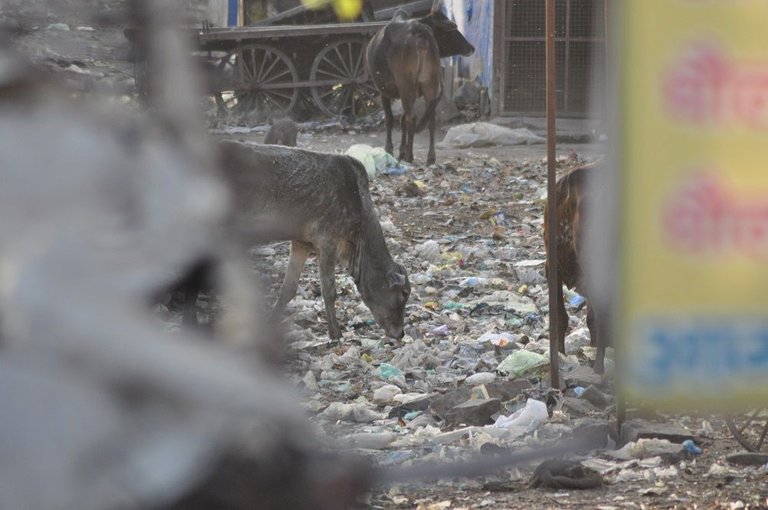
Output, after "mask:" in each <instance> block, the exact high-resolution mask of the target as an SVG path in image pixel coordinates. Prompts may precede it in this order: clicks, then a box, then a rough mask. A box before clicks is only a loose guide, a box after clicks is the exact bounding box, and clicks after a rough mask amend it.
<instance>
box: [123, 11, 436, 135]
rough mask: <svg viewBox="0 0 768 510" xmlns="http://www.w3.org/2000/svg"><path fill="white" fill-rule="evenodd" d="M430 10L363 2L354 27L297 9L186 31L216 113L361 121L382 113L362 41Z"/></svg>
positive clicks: (139, 72) (253, 118) (141, 74)
mask: <svg viewBox="0 0 768 510" xmlns="http://www.w3.org/2000/svg"><path fill="white" fill-rule="evenodd" d="M432 3H433V0H420V1H416V2H413V1H412V2H398V1H392V0H378V1H377V0H372V1H367V2H366V3H365V5H366V9H365V11H364V14H363V16H362V17H361V21H356V22H351V23H341V22H328V21H329V16H328V15H327V14H325V15H324V14H323V13H322V12H319V13H318V12H317V11H310V10H309V9H307V8H306V7H296V8H293V9H290V10H288V11H286V12H282V13H279V14H277V15H275V16H272V17H269V18H266V19H263V20H260V21H258V22H255V23H253V24H252V25H251V26H244V27H234V28H210V27H206V26H204V27H203V28H200V29H195V30H193V37H194V40H195V44H196V47H197V51H196V52H195V53H196V56H197V57H199V58H200V59H201V61H202V64H203V65H204V67H205V68H206V70H207V73H206V74H207V80H206V85H207V88H208V92H209V93H210V94H211V95H212V96H213V97H214V99H215V100H216V103H217V104H218V106H219V109H220V110H221V111H223V112H228V113H229V114H234V115H244V116H245V115H247V118H248V119H249V123H250V122H266V121H268V120H269V119H271V118H278V117H282V116H285V115H292V116H294V117H306V116H308V110H314V109H315V108H316V109H317V110H319V111H320V112H322V113H323V114H324V115H326V116H329V117H348V118H365V117H368V116H371V115H374V114H375V113H377V112H378V111H379V110H380V108H381V106H380V101H379V99H378V93H377V92H376V89H375V88H374V86H373V84H372V82H371V80H370V78H369V76H368V72H367V70H366V66H365V48H366V45H367V44H368V41H369V39H370V38H371V36H373V34H375V33H376V32H377V31H378V30H379V29H381V27H383V26H384V25H385V24H386V23H387V20H389V19H390V18H391V16H392V14H394V11H395V9H398V8H402V9H404V10H406V11H408V12H409V13H410V14H412V15H417V16H418V15H422V14H426V13H428V12H429V9H430V7H431V6H432ZM393 4H394V5H393ZM376 7H383V8H381V9H378V10H376V9H375V8H376ZM129 38H130V37H129ZM136 53H137V55H140V54H141V52H140V51H137V52H136ZM141 62H142V59H141V58H140V57H139V58H138V61H137V69H136V81H137V89H138V90H139V94H140V95H141V93H142V91H143V89H144V88H143V86H142V83H143V82H145V79H144V78H145V76H146V75H145V71H144V70H143V68H142V64H141ZM314 113H316V112H314Z"/></svg>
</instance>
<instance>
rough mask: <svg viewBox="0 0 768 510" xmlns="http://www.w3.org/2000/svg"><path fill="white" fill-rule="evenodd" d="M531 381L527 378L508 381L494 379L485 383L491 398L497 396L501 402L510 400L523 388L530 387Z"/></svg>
mask: <svg viewBox="0 0 768 510" xmlns="http://www.w3.org/2000/svg"><path fill="white" fill-rule="evenodd" d="M530 387H531V383H530V382H528V380H527V379H512V380H509V381H506V380H504V381H498V380H497V381H494V382H492V383H488V384H486V385H485V388H486V389H487V390H488V395H489V396H490V397H491V398H498V399H499V400H501V401H502V402H506V401H508V400H512V399H513V398H515V397H517V396H518V395H519V394H520V393H522V392H523V391H524V390H527V389H530Z"/></svg>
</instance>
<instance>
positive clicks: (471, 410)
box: [445, 398, 501, 426]
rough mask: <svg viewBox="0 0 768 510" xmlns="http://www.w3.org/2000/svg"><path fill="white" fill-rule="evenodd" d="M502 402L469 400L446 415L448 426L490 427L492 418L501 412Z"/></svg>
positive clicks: (495, 400)
mask: <svg viewBox="0 0 768 510" xmlns="http://www.w3.org/2000/svg"><path fill="white" fill-rule="evenodd" d="M500 409H501V401H500V400H499V399H497V398H488V399H475V400H467V401H466V402H463V403H461V404H459V405H457V406H455V407H453V409H451V410H450V411H448V412H447V413H446V416H445V422H446V424H447V425H459V424H465V425H478V426H481V425H488V424H489V423H491V421H492V420H491V416H493V415H494V414H496V413H497V412H499V410H500Z"/></svg>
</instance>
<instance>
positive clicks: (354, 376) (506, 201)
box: [0, 1, 768, 509]
mask: <svg viewBox="0 0 768 510" xmlns="http://www.w3.org/2000/svg"><path fill="white" fill-rule="evenodd" d="M34 4H36V2H30V3H27V4H25V3H24V2H16V1H11V2H8V3H6V4H5V5H4V6H1V7H0V19H2V20H3V21H4V22H5V23H6V24H8V22H9V21H10V22H11V23H10V24H11V25H12V26H15V27H16V28H22V29H23V30H17V32H18V33H21V34H22V35H20V36H19V37H18V39H17V42H18V43H19V44H18V46H19V47H21V48H22V49H23V50H25V51H26V52H27V53H28V54H30V55H31V57H32V58H33V59H34V60H35V61H36V62H38V63H40V64H42V65H45V66H46V67H47V68H48V69H50V70H51V71H53V72H56V73H59V74H60V75H61V76H64V77H66V79H67V80H68V81H70V82H71V83H72V84H73V86H76V88H78V89H80V90H89V88H98V89H100V90H106V91H108V92H109V91H111V92H112V93H115V94H127V95H128V96H130V93H131V90H132V89H131V86H132V80H131V65H130V60H129V49H128V47H127V45H126V43H125V41H124V39H123V38H122V36H121V34H120V32H119V27H115V26H113V25H110V24H109V23H107V24H105V25H103V26H101V25H99V24H98V23H97V22H94V21H93V19H92V18H90V17H85V18H83V17H81V16H75V15H72V14H70V15H69V17H62V15H61V14H60V13H59V12H54V11H46V10H45V9H43V10H34V9H32V8H31V7H30V5H34ZM63 4H66V2H62V4H59V5H63ZM102 4H103V6H106V7H110V6H113V5H117V4H120V2H119V1H113V2H101V3H100V5H102ZM60 22H65V23H67V24H68V28H70V30H63V28H62V27H60V26H58V27H57V26H52V24H54V23H60ZM78 26H84V27H86V28H84V29H77V27H78ZM444 131H445V126H444V127H442V128H441V132H440V133H439V135H438V139H442V135H443V134H444ZM216 136H227V135H221V134H217V135H216ZM229 136H232V137H234V138H241V139H247V140H251V141H260V140H261V138H262V136H263V135H262V133H260V132H258V133H251V134H244V135H229ZM395 136H396V139H397V136H398V134H397V133H396V135H395ZM383 142H384V133H383V130H382V129H381V128H380V127H379V128H375V129H373V130H367V131H362V130H361V129H360V128H355V127H352V128H351V129H342V128H340V127H338V126H337V127H329V128H324V129H314V128H312V127H311V126H307V127H305V128H304V129H303V130H302V132H301V134H300V136H299V146H300V147H304V148H309V149H313V150H320V151H331V152H338V151H341V150H344V149H346V148H347V147H349V146H350V145H352V144H354V143H367V144H370V145H373V146H383ZM425 142H426V135H425V134H421V135H419V136H417V138H416V147H415V156H416V161H417V165H416V166H414V167H413V168H412V169H410V170H409V171H408V172H407V173H406V174H405V175H402V176H379V177H377V178H375V179H374V180H373V182H372V194H373V198H374V203H375V205H376V207H377V208H378V211H379V214H380V217H381V218H382V220H383V222H384V223H385V232H386V235H387V238H388V244H389V247H390V250H391V252H392V254H393V255H394V257H395V258H396V259H398V260H399V261H401V262H403V263H405V265H406V266H407V267H408V270H409V272H410V274H411V283H412V287H413V292H412V298H411V302H410V305H409V308H408V324H407V332H408V338H407V342H408V343H406V344H398V345H390V344H388V343H387V342H385V341H384V339H383V338H382V336H383V335H382V333H381V331H380V330H379V329H378V328H377V327H376V326H375V325H372V324H371V323H370V318H371V316H370V313H369V312H368V311H367V310H366V309H365V308H364V307H362V306H361V305H360V302H359V297H358V295H357V292H356V290H355V289H354V285H353V284H352V282H351V281H350V280H349V278H345V277H343V276H342V275H341V274H340V276H339V280H340V282H339V294H340V297H339V303H338V305H337V308H338V311H339V319H340V322H341V324H342V325H343V327H346V328H347V332H346V333H345V335H344V338H343V339H342V341H341V342H339V343H337V344H328V343H327V341H326V340H327V339H326V337H325V325H324V322H323V321H324V317H323V313H322V311H321V310H322V306H321V301H320V300H319V298H318V294H319V292H318V290H317V289H318V285H317V278H316V275H315V272H314V266H313V265H311V264H310V267H309V268H308V269H307V271H306V272H305V277H304V279H303V280H302V284H301V287H302V291H301V292H302V295H301V296H300V297H299V298H298V299H297V300H296V301H295V302H294V303H292V305H291V306H290V307H289V315H288V319H287V320H286V327H287V329H288V330H289V338H290V340H291V341H294V342H299V344H298V345H300V347H296V348H295V351H296V359H295V361H294V362H292V363H291V364H290V370H291V373H292V376H293V379H294V380H295V381H296V383H297V386H299V387H307V388H308V389H307V391H306V395H307V397H306V401H305V405H306V407H307V408H308V409H309V410H310V411H311V414H312V415H313V416H314V415H315V414H317V413H319V412H321V411H323V410H324V409H326V408H327V406H328V405H329V403H332V402H342V403H357V404H360V405H362V406H364V407H366V408H369V409H370V410H372V411H374V412H376V413H382V414H386V412H387V411H388V410H389V409H390V408H391V405H390V406H388V405H376V404H373V403H372V402H371V394H372V391H373V390H374V389H376V388H379V387H380V386H382V385H383V383H384V382H383V381H382V379H381V377H379V376H378V375H377V374H378V369H379V367H381V365H382V364H383V363H386V362H389V361H391V360H392V359H393V358H394V357H395V356H397V355H400V354H402V353H403V352H404V351H405V350H407V349H408V348H409V346H417V347H419V348H421V349H423V351H424V352H428V353H435V354H439V355H443V357H442V358H440V359H441V360H443V361H444V366H443V367H442V368H443V370H434V371H427V370H420V369H419V367H410V368H409V370H408V371H407V372H406V377H405V378H404V384H403V386H404V388H403V389H404V390H409V391H419V392H422V393H446V392H450V391H453V390H455V389H456V388H459V387H460V386H461V385H462V383H463V380H464V378H466V377H467V376H468V375H471V374H472V373H475V372H483V371H488V372H490V371H493V369H494V368H495V366H494V362H496V363H498V361H500V359H501V355H496V356H495V357H494V356H490V357H488V356H486V357H484V358H483V359H482V361H478V359H470V358H471V356H469V357H467V356H464V354H465V353H464V351H462V349H463V346H465V345H467V343H471V342H472V341H474V340H476V339H477V338H478V337H479V336H481V335H482V334H483V333H486V332H497V333H501V332H508V333H510V334H512V335H515V337H516V338H518V340H521V341H523V340H522V338H523V337H525V340H526V341H529V342H531V343H534V344H535V343H538V344H540V345H544V344H545V343H546V331H547V320H546V319H547V302H546V301H547V299H546V289H545V286H544V285H543V281H542V279H541V276H542V274H543V267H542V266H541V264H535V263H532V265H531V266H530V267H531V268H533V271H534V272H535V273H538V278H537V274H533V275H531V274H530V273H526V272H521V271H519V270H520V266H519V265H517V264H518V263H519V262H521V261H536V260H541V259H543V242H542V238H541V224H542V212H543V207H542V206H543V203H542V198H543V196H544V189H545V166H544V165H543V164H542V159H543V157H544V153H545V149H544V146H541V145H537V146H522V147H489V148H482V149H461V150H458V149H445V148H438V150H437V158H438V164H437V165H436V166H434V167H430V168H424V167H420V166H418V163H419V162H423V161H424V159H425V155H426V143H425ZM605 150H606V147H604V146H601V145H561V146H560V147H559V148H558V155H560V156H562V157H563V159H564V160H565V162H564V163H563V164H562V165H561V166H562V168H561V172H562V171H565V170H567V168H568V167H571V166H573V165H574V164H578V162H580V161H592V160H595V159H597V158H600V157H601V156H602V154H603V153H604V152H605ZM414 190H417V191H418V193H414ZM497 213H503V216H498V215H497ZM495 215H496V216H495ZM491 218H496V220H497V221H496V223H497V225H496V226H497V227H498V228H496V229H494V225H492V224H491V222H490V221H489V220H490V219H491ZM494 234H495V235H494ZM428 240H435V241H437V242H438V244H439V246H440V250H441V253H442V254H443V255H445V258H444V260H443V261H442V262H441V263H430V262H429V261H427V260H424V258H423V257H422V256H421V254H420V252H419V246H420V245H422V244H423V243H424V242H425V241H428ZM286 253H287V252H286V248H285V246H284V245H274V246H270V247H267V248H266V249H262V250H260V251H258V252H257V253H256V254H255V255H254V257H253V260H254V269H255V270H257V271H259V272H260V273H261V275H262V276H263V278H264V280H265V281H266V282H267V283H268V284H269V285H270V287H271V289H272V291H274V288H275V286H276V285H277V284H278V283H279V279H280V276H281V274H282V271H283V270H284V267H285V262H286V258H285V254H286ZM457 254H458V255H457ZM468 277H480V278H485V279H487V280H490V279H494V278H496V279H498V281H495V282H494V283H493V284H489V285H485V286H484V285H480V286H477V287H471V286H469V287H468V286H467V285H462V282H463V281H464V280H465V279H466V278H468ZM523 280H525V281H523ZM529 280H530V281H529ZM524 286H525V287H524ZM495 291H506V292H510V293H513V294H514V293H516V294H517V295H518V298H519V299H520V300H523V301H524V302H525V304H527V305H530V306H533V309H534V311H533V312H530V313H525V314H520V313H517V312H516V311H515V310H509V309H503V307H502V309H499V308H496V309H494V308H493V306H488V307H485V308H484V307H479V308H478V306H477V305H478V304H483V303H486V301H488V300H489V299H490V297H491V295H492V294H493V292H495ZM486 304H487V303H486ZM477 310H480V311H479V312H478V311H477ZM473 311H474V313H472V312H473ZM573 323H574V324H573V325H574V326H575V327H577V328H578V327H583V326H584V312H583V311H582V312H580V313H579V314H577V316H576V319H574V320H573ZM440 326H447V334H445V335H442V333H441V336H435V335H434V334H432V332H433V331H435V330H436V329H437V328H438V327H440ZM421 346H423V347H421ZM463 353H464V354H463ZM345 354H346V355H347V357H346V358H345V357H344V355H345ZM477 355H478V356H479V355H480V353H477ZM462 356H464V357H462ZM491 358H493V359H491ZM577 363H581V364H582V365H584V364H586V358H585V356H584V354H583V353H582V352H577V353H576V354H575V355H573V356H571V357H570V358H569V359H568V360H566V361H565V362H564V365H565V366H566V368H568V367H570V368H572V367H573V366H574V364H577ZM309 373H312V378H314V379H316V385H315V386H313V385H312V384H311V381H310V382H309V383H308V379H307V377H308V374H309ZM528 378H529V379H530V380H532V381H533V386H532V388H531V390H530V391H529V392H528V394H527V395H526V394H521V395H519V396H518V397H516V398H513V399H510V400H509V401H508V402H505V405H506V411H508V412H512V411H513V410H515V409H516V408H518V407H519V406H520V405H521V403H522V402H524V399H525V397H526V396H533V397H537V396H538V397H542V396H545V395H547V394H549V393H548V388H547V384H546V381H547V374H546V372H544V373H541V372H539V373H537V374H531V375H530V376H528ZM611 386H612V385H611V383H610V380H608V381H606V382H604V383H603V384H602V385H601V388H602V389H603V391H605V392H606V393H608V394H609V395H610V394H611ZM612 409H613V408H612V406H609V407H608V408H607V409H594V410H593V411H589V412H587V413H582V414H579V413H576V412H574V411H573V410H566V411H565V418H566V419H565V422H564V427H565V429H561V428H558V427H559V426H560V425H559V424H556V423H554V420H553V422H552V423H547V424H545V425H542V427H543V428H542V429H541V430H538V431H536V432H535V433H534V434H533V435H532V436H529V437H528V438H526V441H528V440H530V442H532V443H534V444H535V443H536V442H537V441H538V440H540V439H542V440H543V439H547V438H549V439H556V438H557V437H560V435H562V434H563V433H564V432H563V430H565V431H566V432H567V430H570V425H569V424H572V423H574V422H575V421H576V420H578V419H580V418H583V416H584V414H586V415H587V416H589V417H593V418H595V419H597V420H598V421H600V422H602V423H610V422H611V421H612V419H613V414H612ZM657 418H658V421H657V423H658V424H659V426H661V425H666V424H675V425H679V426H685V427H687V428H688V429H689V430H690V431H691V433H692V434H693V435H695V437H696V439H697V444H699V446H701V447H702V448H703V450H704V451H703V454H702V455H701V456H698V457H693V458H690V457H686V456H679V455H678V456H671V457H665V458H664V459H662V460H659V461H658V462H659V463H658V464H656V465H653V466H651V467H648V466H642V465H634V466H631V467H627V468H626V469H616V470H610V471H609V472H607V473H606V475H605V477H604V478H605V480H606V485H605V486H604V487H603V488H600V489H594V490H588V491H583V492H580V491H559V490H552V489H529V488H527V487H526V482H527V479H528V477H529V476H530V472H531V467H530V466H526V467H525V468H524V469H522V470H511V471H508V472H504V473H501V474H499V475H498V476H495V477H489V478H486V479H481V480H470V481H467V480H456V481H442V482H439V483H433V484H425V485H420V486H419V485H415V486H400V487H397V488H387V489H385V490H381V491H377V492H375V493H374V494H373V495H372V497H371V499H370V501H369V505H370V507H372V508H417V507H418V508H434V509H438V508H729V509H730V508H733V509H736V508H767V507H768V474H766V470H765V469H762V470H760V469H758V468H748V467H742V466H731V465H728V464H727V463H726V462H725V460H724V459H725V455H727V454H729V453H732V452H734V451H738V450H740V447H739V445H738V444H737V443H736V441H735V440H734V439H733V437H732V436H731V434H730V433H729V432H728V431H727V430H726V428H725V425H724V422H723V420H722V418H721V417H718V416H707V417H696V418H694V417H686V416H668V415H661V416H657ZM423 419H424V420H426V421H427V422H428V423H427V424H428V425H430V426H433V427H437V428H438V429H441V430H442V431H446V430H451V429H452V428H456V427H450V426H443V425H441V423H440V422H437V421H429V420H428V419H429V417H426V416H425V417H424V418H423ZM318 423H320V424H322V426H323V427H324V428H325V430H326V431H328V432H329V433H330V434H331V435H335V436H344V435H346V434H349V433H361V432H362V433H368V432H391V433H393V434H394V435H396V436H397V441H395V442H394V443H392V444H390V445H384V446H382V447H379V448H370V449H358V452H359V453H362V454H365V455H367V456H368V457H370V458H372V459H373V460H374V461H375V462H379V463H382V464H386V465H399V464H401V463H406V464H407V463H408V462H411V461H413V460H418V459H420V458H431V459H434V458H444V459H450V458H453V457H461V456H462V452H466V451H471V450H472V449H473V445H472V444H471V441H468V440H466V438H459V439H458V440H457V441H455V442H453V443H451V444H449V445H442V446H438V445H435V444H433V443H430V442H429V441H427V440H423V441H413V442H411V443H409V440H411V439H413V438H414V437H415V436H416V435H417V431H418V428H417V427H415V426H409V425H407V424H405V425H404V424H403V423H400V422H398V420H397V419H391V418H382V419H376V420H372V421H368V422H364V423H355V422H341V423H335V422H323V421H319V422H318ZM566 435H567V434H566ZM398 441H399V443H398ZM397 444H399V445H400V446H399V447H397V446H393V445H397ZM585 458H591V459H604V458H605V456H604V455H603V452H591V453H590V455H588V456H586V457H585Z"/></svg>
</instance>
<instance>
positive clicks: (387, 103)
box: [381, 95, 395, 155]
mask: <svg viewBox="0 0 768 510" xmlns="http://www.w3.org/2000/svg"><path fill="white" fill-rule="evenodd" d="M381 105H382V106H383V107H384V120H385V122H386V125H387V143H386V144H384V150H385V151H387V152H388V153H390V154H393V151H394V149H393V148H392V126H393V125H394V123H395V120H394V117H393V116H392V101H391V100H390V99H389V98H388V97H384V96H383V95H382V96H381ZM393 155H394V154H393Z"/></svg>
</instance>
